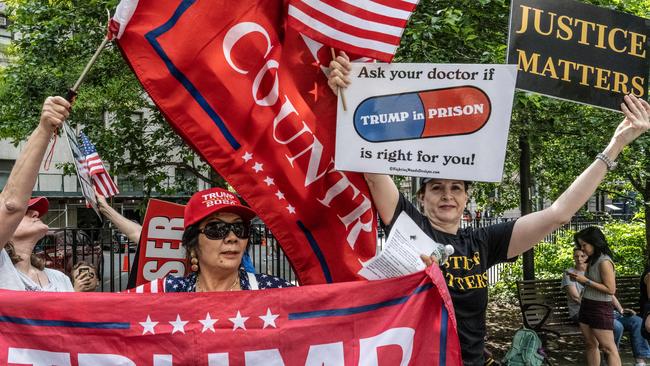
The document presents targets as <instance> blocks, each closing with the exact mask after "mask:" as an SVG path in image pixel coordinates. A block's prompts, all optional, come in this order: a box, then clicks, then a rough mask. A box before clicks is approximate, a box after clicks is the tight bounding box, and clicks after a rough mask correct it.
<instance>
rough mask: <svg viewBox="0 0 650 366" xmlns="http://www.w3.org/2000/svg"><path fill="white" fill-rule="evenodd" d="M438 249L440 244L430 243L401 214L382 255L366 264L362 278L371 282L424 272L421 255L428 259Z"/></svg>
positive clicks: (419, 230) (429, 239) (412, 222)
mask: <svg viewBox="0 0 650 366" xmlns="http://www.w3.org/2000/svg"><path fill="white" fill-rule="evenodd" d="M438 245H441V244H439V243H437V242H435V241H434V240H433V239H431V238H430V237H429V236H428V235H427V234H425V233H424V231H422V229H420V227H419V226H418V225H417V224H416V223H415V222H414V221H413V220H412V219H411V218H410V217H409V216H408V215H407V214H406V213H405V212H402V213H401V214H400V215H399V216H398V217H397V221H395V224H394V225H393V227H392V229H391V232H390V235H388V239H387V240H386V244H384V248H383V250H382V252H381V253H380V254H379V255H378V256H376V257H374V258H372V259H371V260H369V261H367V262H365V263H363V268H362V269H361V270H360V271H359V275H361V276H363V277H364V278H366V279H368V280H381V279H385V278H392V277H399V276H405V275H408V274H411V273H415V272H418V271H421V270H423V269H424V268H426V266H425V264H424V262H422V259H421V258H420V255H421V254H424V255H429V254H430V253H431V252H433V251H434V249H435V248H436V246H438Z"/></svg>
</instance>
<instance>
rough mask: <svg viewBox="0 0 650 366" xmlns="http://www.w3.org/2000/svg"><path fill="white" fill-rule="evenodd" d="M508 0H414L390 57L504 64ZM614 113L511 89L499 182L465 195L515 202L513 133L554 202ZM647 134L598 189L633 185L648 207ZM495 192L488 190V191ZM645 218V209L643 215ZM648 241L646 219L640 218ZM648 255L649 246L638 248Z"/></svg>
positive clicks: (499, 206)
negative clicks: (417, 0)
mask: <svg viewBox="0 0 650 366" xmlns="http://www.w3.org/2000/svg"><path fill="white" fill-rule="evenodd" d="M586 2H588V3H591V4H594V5H599V6H604V7H608V8H611V9H615V10H618V11H623V12H627V13H632V14H635V15H638V16H642V17H646V18H649V17H650V0H641V1H621V0H594V1H586ZM509 6H510V2H509V1H505V0H480V1H476V0H460V1H445V0H439V1H433V0H422V1H421V2H420V4H419V5H418V9H417V11H416V13H415V14H414V16H413V17H412V19H411V21H410V24H409V27H408V28H407V30H406V31H405V33H404V36H403V38H402V44H401V47H400V49H399V51H398V54H397V57H396V60H397V61H399V62H434V63H504V62H505V55H506V53H507V37H508V21H509ZM621 119H622V115H621V114H618V113H614V112H609V111H604V110H601V109H598V108H593V107H589V106H583V105H578V104H575V103H568V102H562V101H559V100H555V99H552V98H547V97H543V96H540V95H534V94H529V93H517V94H516V96H515V103H514V106H513V114H512V121H511V127H510V134H509V137H508V147H507V153H506V161H505V167H504V174H503V181H502V182H501V183H500V184H487V183H481V184H476V185H475V187H474V189H473V198H474V199H475V200H476V201H477V203H478V204H479V205H481V206H483V207H489V208H490V209H491V210H493V211H494V212H496V213H499V212H503V211H505V210H507V209H511V208H516V207H518V206H519V204H520V202H519V199H520V198H519V197H520V194H519V156H520V150H519V139H520V137H521V136H527V139H528V141H529V143H530V148H531V174H532V179H533V182H534V185H535V186H536V187H538V191H537V192H536V197H535V198H537V199H538V200H545V199H546V200H554V199H555V198H557V197H558V196H559V194H560V193H562V192H563V191H564V190H565V189H566V188H567V187H568V186H569V184H570V183H571V182H572V181H573V180H574V179H575V178H576V177H577V176H578V175H579V174H580V173H581V172H582V171H583V170H584V169H585V168H586V167H587V166H588V165H589V164H590V163H591V162H593V160H594V157H595V156H596V154H597V153H598V152H600V151H601V150H602V149H603V148H604V147H605V146H606V144H607V143H608V141H609V138H610V136H611V135H612V133H613V131H614V129H615V128H616V126H617V125H618V123H619V122H620V121H621ZM649 151H650V137H648V136H644V137H643V138H640V139H639V140H638V141H636V142H635V143H634V144H633V145H632V146H630V147H628V148H627V149H626V150H625V151H624V153H623V154H622V155H621V157H620V159H619V161H620V165H619V169H617V170H615V171H614V172H612V173H610V174H608V176H607V178H606V180H605V182H604V183H603V184H602V185H601V188H602V189H604V190H605V191H607V192H610V193H611V194H613V195H618V196H626V197H627V196H628V192H630V191H634V192H637V193H638V194H637V195H636V198H635V199H636V203H637V204H638V205H639V207H643V209H642V211H643V210H645V212H647V211H648V209H649V208H650V153H649ZM495 192H496V193H495ZM645 216H646V218H647V217H648V215H645ZM645 225H646V243H650V220H648V219H646V220H645ZM646 253H650V248H649V249H648V250H646Z"/></svg>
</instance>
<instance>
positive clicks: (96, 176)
mask: <svg viewBox="0 0 650 366" xmlns="http://www.w3.org/2000/svg"><path fill="white" fill-rule="evenodd" d="M79 137H80V138H81V153H82V154H83V155H84V159H83V160H82V161H80V163H81V165H82V166H84V167H86V169H87V172H88V175H89V176H90V177H91V178H92V180H93V184H94V185H95V188H97V191H98V192H99V193H101V194H102V196H104V197H112V196H115V195H116V194H118V193H120V191H119V190H118V189H117V186H116V185H115V183H113V180H112V179H111V176H110V175H108V172H107V171H106V168H105V167H104V163H103V162H102V159H101V158H100V157H99V154H98V153H97V149H95V145H93V143H92V142H90V139H88V136H86V134H85V133H83V132H80V133H79Z"/></svg>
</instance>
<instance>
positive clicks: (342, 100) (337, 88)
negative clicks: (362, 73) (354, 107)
mask: <svg viewBox="0 0 650 366" xmlns="http://www.w3.org/2000/svg"><path fill="white" fill-rule="evenodd" d="M330 51H332V60H336V51H334V48H332V47H330ZM339 95H340V96H341V104H342V105H343V110H344V111H346V112H347V110H348V107H347V104H346V103H345V95H344V94H343V89H341V88H340V87H339V86H337V87H336V96H337V97H338V96H339Z"/></svg>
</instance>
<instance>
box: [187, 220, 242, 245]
mask: <svg viewBox="0 0 650 366" xmlns="http://www.w3.org/2000/svg"><path fill="white" fill-rule="evenodd" d="M231 231H232V232H233V234H235V236H237V237H238V238H240V239H248V237H249V235H250V226H249V225H248V223H245V222H233V223H227V222H223V221H210V222H208V223H207V224H205V226H204V227H203V229H199V233H201V234H204V235H205V236H206V237H207V238H208V239H211V240H222V239H224V238H225V237H226V236H228V233H229V232H231Z"/></svg>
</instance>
